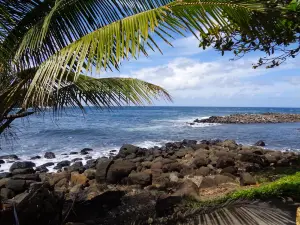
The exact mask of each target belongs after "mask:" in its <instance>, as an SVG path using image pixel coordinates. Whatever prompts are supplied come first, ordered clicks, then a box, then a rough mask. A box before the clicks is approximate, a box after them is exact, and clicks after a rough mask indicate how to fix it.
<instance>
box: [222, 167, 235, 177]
mask: <svg viewBox="0 0 300 225" xmlns="http://www.w3.org/2000/svg"><path fill="white" fill-rule="evenodd" d="M237 171H238V170H237V168H236V167H234V166H228V167H225V168H224V169H222V170H221V172H220V173H221V174H224V173H229V174H233V175H236V174H237Z"/></svg>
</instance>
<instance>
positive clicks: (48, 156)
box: [44, 152, 55, 159]
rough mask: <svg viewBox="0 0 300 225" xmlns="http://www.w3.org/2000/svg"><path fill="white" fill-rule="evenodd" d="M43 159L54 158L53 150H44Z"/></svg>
mask: <svg viewBox="0 0 300 225" xmlns="http://www.w3.org/2000/svg"><path fill="white" fill-rule="evenodd" d="M44 158H45V159H54V158H55V154H54V153H53V152H46V153H45V155H44Z"/></svg>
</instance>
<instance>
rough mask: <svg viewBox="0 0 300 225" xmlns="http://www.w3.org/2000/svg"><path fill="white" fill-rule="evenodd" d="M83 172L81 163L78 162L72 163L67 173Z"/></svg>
mask: <svg viewBox="0 0 300 225" xmlns="http://www.w3.org/2000/svg"><path fill="white" fill-rule="evenodd" d="M84 170H85V168H84V167H83V164H82V162H80V161H78V162H75V163H73V164H72V165H71V166H69V167H68V171H69V172H75V171H77V172H79V173H83V172H84Z"/></svg>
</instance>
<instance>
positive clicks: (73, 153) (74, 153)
mask: <svg viewBox="0 0 300 225" xmlns="http://www.w3.org/2000/svg"><path fill="white" fill-rule="evenodd" d="M77 154H78V152H70V155H77Z"/></svg>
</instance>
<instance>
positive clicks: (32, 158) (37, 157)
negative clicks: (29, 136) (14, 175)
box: [30, 155, 42, 160]
mask: <svg viewBox="0 0 300 225" xmlns="http://www.w3.org/2000/svg"><path fill="white" fill-rule="evenodd" d="M40 158H42V157H41V156H39V155H37V156H33V157H31V158H30V160H35V159H40Z"/></svg>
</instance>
